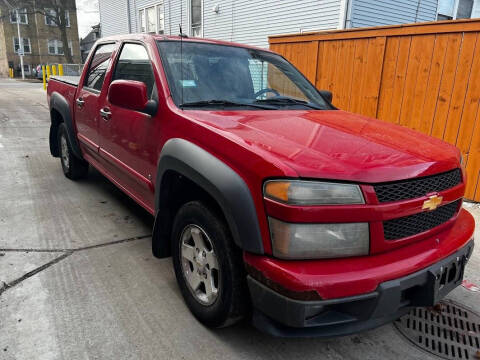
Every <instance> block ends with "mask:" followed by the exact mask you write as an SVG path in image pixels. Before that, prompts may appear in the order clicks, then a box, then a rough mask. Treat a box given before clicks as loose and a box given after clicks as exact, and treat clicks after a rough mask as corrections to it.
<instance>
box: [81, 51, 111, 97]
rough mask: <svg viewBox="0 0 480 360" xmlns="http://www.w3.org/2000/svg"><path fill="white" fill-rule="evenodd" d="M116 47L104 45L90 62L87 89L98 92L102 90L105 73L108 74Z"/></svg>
mask: <svg viewBox="0 0 480 360" xmlns="http://www.w3.org/2000/svg"><path fill="white" fill-rule="evenodd" d="M115 47H116V44H104V45H99V46H98V47H97V49H96V50H95V55H94V56H93V58H92V60H91V61H90V66H89V68H88V73H87V76H86V78H85V87H87V88H90V89H94V90H98V91H100V90H101V89H102V85H103V81H104V80H105V73H106V72H107V69H108V65H109V64H110V61H111V57H112V53H113V51H114V50H115Z"/></svg>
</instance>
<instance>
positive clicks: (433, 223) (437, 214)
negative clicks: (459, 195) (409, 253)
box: [383, 200, 461, 240]
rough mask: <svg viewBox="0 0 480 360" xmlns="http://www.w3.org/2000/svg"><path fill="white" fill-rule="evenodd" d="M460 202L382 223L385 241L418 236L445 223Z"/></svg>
mask: <svg viewBox="0 0 480 360" xmlns="http://www.w3.org/2000/svg"><path fill="white" fill-rule="evenodd" d="M460 202H461V200H457V201H454V202H452V203H450V204H447V205H444V206H440V207H439V208H437V209H436V210H433V211H428V212H421V213H418V214H414V215H410V216H405V217H401V218H397V219H392V220H387V221H384V222H383V233H384V236H385V240H397V239H402V238H406V237H408V236H413V235H416V234H420V233H422V232H424V231H427V230H430V229H433V228H434V227H437V226H439V225H441V224H443V223H445V222H447V221H448V220H450V219H451V218H452V217H453V216H454V215H455V212H456V211H457V209H458V207H459V205H460Z"/></svg>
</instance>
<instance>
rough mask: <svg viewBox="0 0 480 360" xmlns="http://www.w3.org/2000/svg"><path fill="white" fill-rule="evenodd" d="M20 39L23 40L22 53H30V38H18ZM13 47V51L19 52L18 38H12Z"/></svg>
mask: <svg viewBox="0 0 480 360" xmlns="http://www.w3.org/2000/svg"><path fill="white" fill-rule="evenodd" d="M20 39H22V42H23V53H24V54H31V53H32V46H31V44H30V39H29V38H20ZM13 47H14V50H15V53H17V54H18V53H19V50H21V49H20V41H18V38H13Z"/></svg>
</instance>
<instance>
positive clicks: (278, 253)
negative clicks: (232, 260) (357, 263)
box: [268, 218, 370, 260]
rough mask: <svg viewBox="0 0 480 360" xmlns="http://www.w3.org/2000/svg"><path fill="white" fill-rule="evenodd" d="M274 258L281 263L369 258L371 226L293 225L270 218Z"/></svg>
mask: <svg viewBox="0 0 480 360" xmlns="http://www.w3.org/2000/svg"><path fill="white" fill-rule="evenodd" d="M268 222H269V224H270V234H271V238H272V247H273V255H274V256H275V257H277V258H279V259H298V260H300V259H319V258H324V259H325V258H334V257H349V256H360V255H368V252H369V243H370V234H369V228H368V223H345V224H291V223H286V222H283V221H280V220H277V219H274V218H268Z"/></svg>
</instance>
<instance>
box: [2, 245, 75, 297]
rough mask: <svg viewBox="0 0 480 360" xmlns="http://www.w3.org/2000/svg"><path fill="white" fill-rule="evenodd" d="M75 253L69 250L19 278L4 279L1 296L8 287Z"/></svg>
mask: <svg viewBox="0 0 480 360" xmlns="http://www.w3.org/2000/svg"><path fill="white" fill-rule="evenodd" d="M72 254H73V251H68V252H65V253H64V254H62V255H60V256H59V257H57V258H55V259H53V260H52V261H49V262H48V263H46V264H43V265H42V266H39V267H38V268H36V269H33V270H32V271H29V272H27V273H26V274H24V275H23V276H20V277H19V278H18V279H15V280H13V281H11V282H9V283H6V282H4V281H2V283H3V285H2V286H1V287H0V296H1V295H2V294H3V293H4V292H5V291H7V290H8V289H10V288H12V287H14V286H15V285H18V284H20V283H21V282H22V281H24V280H26V279H28V278H30V277H32V276H33V275H35V274H38V273H39V272H41V271H43V270H45V269H47V268H49V267H50V266H52V265H54V264H56V263H58V262H60V261H62V260H63V259H65V258H67V257H68V256H70V255H72Z"/></svg>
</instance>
